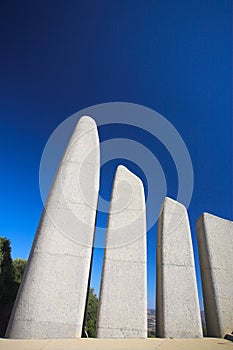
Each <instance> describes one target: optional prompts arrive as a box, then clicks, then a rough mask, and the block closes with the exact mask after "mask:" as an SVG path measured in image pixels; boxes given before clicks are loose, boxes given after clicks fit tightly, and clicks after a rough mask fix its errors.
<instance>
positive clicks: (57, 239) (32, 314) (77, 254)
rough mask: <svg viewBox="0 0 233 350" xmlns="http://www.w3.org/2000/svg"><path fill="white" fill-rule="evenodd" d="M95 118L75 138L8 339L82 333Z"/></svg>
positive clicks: (95, 178)
mask: <svg viewBox="0 0 233 350" xmlns="http://www.w3.org/2000/svg"><path fill="white" fill-rule="evenodd" d="M99 164H100V156H99V139H98V132H97V128H96V124H95V122H94V121H93V120H92V119H91V118H89V117H82V118H81V119H80V120H79V122H78V124H77V125H76V127H75V129H74V132H73V134H72V136H71V138H70V141H69V143H68V146H67V148H66V151H65V153H64V156H63V159H62V161H61V164H60V167H59V169H58V172H57V175H56V177H55V179H54V183H53V186H52V188H51V190H50V193H49V196H48V199H47V202H46V205H45V209H44V212H43V214H42V217H41V220H40V223H39V227H38V229H37V233H36V236H35V239H34V243H33V246H32V249H31V253H30V257H29V260H28V264H27V267H26V271H25V274H24V278H23V281H22V283H21V286H20V289H19V292H18V295H17V299H16V302H15V306H14V309H13V312H12V315H11V319H10V322H9V325H8V329H7V332H6V336H7V337H9V338H35V339H38V338H50V339H53V338H79V337H81V332H82V324H83V318H84V310H85V303H86V295H87V287H88V278H89V272H90V263H91V257H92V245H93V239H94V227H95V217H96V207H97V198H98V189H99Z"/></svg>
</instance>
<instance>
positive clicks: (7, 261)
mask: <svg viewBox="0 0 233 350" xmlns="http://www.w3.org/2000/svg"><path fill="white" fill-rule="evenodd" d="M13 297H14V269H13V263H12V259H11V246H10V241H9V239H7V238H6V237H0V304H6V303H8V302H11V301H12V298H13Z"/></svg>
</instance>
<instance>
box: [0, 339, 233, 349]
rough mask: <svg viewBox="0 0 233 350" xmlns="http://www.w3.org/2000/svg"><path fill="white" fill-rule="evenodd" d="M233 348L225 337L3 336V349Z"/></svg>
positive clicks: (1, 345) (0, 341) (1, 347)
mask: <svg viewBox="0 0 233 350" xmlns="http://www.w3.org/2000/svg"><path fill="white" fill-rule="evenodd" d="M42 349H43V350H71V349H72V350H105V349H106V350H123V349H124V350H132V349H134V350H157V349H159V350H230V349H233V343H232V342H229V341H228V340H225V339H218V338H214V339H213V338H199V339H159V338H154V339H153V338H150V339H84V338H82V339H65V340H64V339H62V340H60V339H59V340H52V339H51V340H11V339H0V350H42Z"/></svg>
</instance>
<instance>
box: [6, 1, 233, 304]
mask: <svg viewBox="0 0 233 350" xmlns="http://www.w3.org/2000/svg"><path fill="white" fill-rule="evenodd" d="M231 26H232V2H231V0H221V1H219V0H209V1H207V0H193V1H192V0H174V1H172V0H170V1H166V0H155V1H137V0H134V1H127V0H126V1H125V0H124V1H123V0H120V1H71V0H69V1H52V0H50V1H5V2H3V1H1V2H0V50H1V51H0V118H1V138H0V145H1V147H0V152H1V172H0V234H1V235H4V236H7V237H8V238H10V240H11V242H12V250H13V252H12V253H13V257H14V258H15V257H23V258H27V257H28V254H29V251H30V247H31V243H32V240H33V237H34V234H35V231H36V227H37V223H38V221H39V218H40V215H41V212H42V202H41V199H40V193H39V184H38V174H39V164H40V158H41V154H42V152H43V148H44V146H45V144H46V141H47V140H48V138H49V136H50V134H51V133H52V132H53V131H54V129H55V128H56V127H57V126H58V125H59V124H60V123H61V122H62V121H63V120H64V119H65V118H67V117H68V116H70V115H71V114H73V113H75V112H76V111H79V110H80V109H83V108H85V107H88V106H91V105H95V104H98V103H103V102H111V101H124V102H133V103H137V104H141V105H145V106H147V107H150V108H152V109H154V110H156V111H157V112H159V113H161V114H162V115H163V116H165V117H166V118H167V119H168V120H169V121H170V122H171V123H172V124H173V125H174V126H175V128H176V129H177V130H178V132H179V133H180V135H181V136H182V138H183V139H184V141H185V143H186V145H187V148H188V150H189V152H190V155H191V158H192V163H193V168H194V177H195V184H194V192H193V198H192V202H191V205H190V207H189V215H190V222H191V228H192V232H193V242H194V248H195V253H196V238H195V221H196V219H197V217H198V216H199V215H200V214H201V213H202V212H203V211H208V212H210V213H213V214H216V215H219V216H221V217H224V218H227V219H230V220H232V219H233V218H232V31H231ZM114 132H117V133H119V135H120V134H121V133H124V132H125V129H124V128H122V129H119V130H110V129H109V130H108V128H105V129H104V128H102V129H101V130H100V138H101V139H102V140H103V139H105V138H107V137H108V135H109V133H114ZM133 134H134V135H135V139H137V137H139V138H140V137H142V135H141V136H140V135H137V133H133ZM143 137H144V142H145V143H147V144H148V145H150V147H151V148H152V150H153V152H154V154H156V155H157V156H158V154H157V153H158V152H159V150H158V145H157V143H156V141H153V140H150V137H149V136H146V135H143ZM159 155H160V156H161V153H159ZM158 158H159V156H158ZM160 161H161V163H163V162H164V164H166V160H165V158H163V155H162V156H161V159H160ZM115 166H116V162H115V163H113V164H110V165H109V168H108V176H105V172H104V170H103V172H102V183H105V184H106V189H104V191H106V193H107V192H109V193H110V183H111V181H112V177H113V173H114V169H115ZM164 166H165V165H164ZM142 170H143V169H142ZM164 170H165V172H166V176H167V181H168V195H170V196H172V197H173V198H175V194H176V191H177V187H176V186H177V184H176V181H175V180H174V178H175V175H174V176H173V171H174V169H173V168H172V165H171V166H168V167H167V168H166V166H165V169H164ZM135 171H136V173H137V174H138V175H140V174H142V173H141V172H140V169H136V170H135ZM109 174H112V175H111V176H109ZM107 195H108V194H106V196H107ZM155 237H156V227H154V228H153V229H152V230H150V232H149V233H148V260H149V264H148V280H149V282H148V287H149V288H148V289H149V293H148V294H149V306H150V307H153V305H154V293H155V292H154V286H155V283H154V276H155ZM101 256H102V251H101V250H97V251H96V252H95V259H94V266H93V269H94V270H93V271H94V273H93V277H92V284H93V286H94V287H95V289H96V290H97V291H98V288H99V287H98V283H99V282H98V281H99V275H100V270H101ZM197 272H198V281H199V280H200V277H199V271H198V270H197ZM199 290H200V283H199Z"/></svg>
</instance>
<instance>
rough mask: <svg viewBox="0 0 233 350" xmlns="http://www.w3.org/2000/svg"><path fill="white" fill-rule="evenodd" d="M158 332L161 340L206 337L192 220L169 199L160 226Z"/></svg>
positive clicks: (166, 199) (157, 285) (165, 202)
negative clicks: (197, 277) (194, 250)
mask: <svg viewBox="0 0 233 350" xmlns="http://www.w3.org/2000/svg"><path fill="white" fill-rule="evenodd" d="M156 277H157V284H156V290H157V298H156V332H157V336H158V337H161V338H169V337H172V338H197V337H202V325H201V315H200V307H199V301H198V292H197V284H196V275H195V265H194V256H193V247H192V239H191V232H190V227H189V219H188V215H187V210H186V208H185V207H184V206H183V205H182V204H180V203H178V202H176V201H174V200H172V199H170V198H165V201H164V203H163V206H162V209H161V214H160V218H159V226H158V241H157V274H156Z"/></svg>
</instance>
